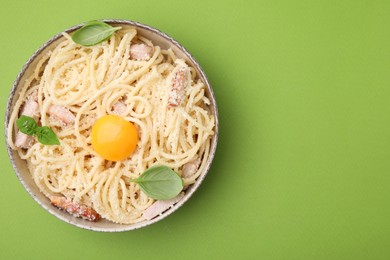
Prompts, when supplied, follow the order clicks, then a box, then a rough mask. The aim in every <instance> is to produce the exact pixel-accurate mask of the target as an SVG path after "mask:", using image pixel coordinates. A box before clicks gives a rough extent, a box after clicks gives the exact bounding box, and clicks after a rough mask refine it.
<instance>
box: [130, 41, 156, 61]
mask: <svg viewBox="0 0 390 260" xmlns="http://www.w3.org/2000/svg"><path fill="white" fill-rule="evenodd" d="M152 53H153V48H152V47H151V46H148V45H146V44H143V43H141V44H132V45H131V46H130V58H132V59H135V60H144V61H145V60H150V58H151V57H152Z"/></svg>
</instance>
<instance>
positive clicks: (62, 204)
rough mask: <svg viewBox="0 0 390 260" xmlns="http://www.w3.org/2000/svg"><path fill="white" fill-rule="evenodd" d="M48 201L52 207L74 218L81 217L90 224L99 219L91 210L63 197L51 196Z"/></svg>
mask: <svg viewBox="0 0 390 260" xmlns="http://www.w3.org/2000/svg"><path fill="white" fill-rule="evenodd" d="M50 200H51V204H52V205H53V206H56V207H57V208H60V209H62V210H65V211H66V212H68V213H69V214H71V215H73V216H75V217H78V218H80V217H81V218H83V219H86V220H89V221H92V222H96V221H98V220H99V219H100V215H99V214H98V213H97V212H96V211H95V210H93V209H92V208H90V207H87V206H84V205H80V204H78V203H75V202H72V201H71V200H70V199H67V198H65V197H61V196H52V197H51V198H50Z"/></svg>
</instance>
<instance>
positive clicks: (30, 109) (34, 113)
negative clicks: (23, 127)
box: [15, 92, 39, 149]
mask: <svg viewBox="0 0 390 260" xmlns="http://www.w3.org/2000/svg"><path fill="white" fill-rule="evenodd" d="M37 99H38V97H37V93H36V92H33V93H32V94H31V96H29V97H28V98H27V100H26V101H25V103H24V106H23V109H22V111H21V113H20V114H21V115H25V116H29V117H32V118H34V120H35V121H37V120H38V118H39V106H38V102H37ZM33 141H34V138H33V137H32V136H30V135H26V134H23V133H22V132H20V131H18V132H17V133H16V137H15V146H16V147H20V148H24V149H27V148H29V147H30V146H31V144H32V143H33Z"/></svg>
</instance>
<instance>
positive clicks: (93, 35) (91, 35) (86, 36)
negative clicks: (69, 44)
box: [72, 21, 121, 46]
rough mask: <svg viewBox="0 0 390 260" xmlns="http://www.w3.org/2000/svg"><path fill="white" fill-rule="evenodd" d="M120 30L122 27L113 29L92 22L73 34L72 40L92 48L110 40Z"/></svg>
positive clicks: (106, 25) (104, 24)
mask: <svg viewBox="0 0 390 260" xmlns="http://www.w3.org/2000/svg"><path fill="white" fill-rule="evenodd" d="M119 29H121V27H112V26H111V25H109V24H106V23H103V22H99V21H91V22H88V23H87V24H85V25H84V26H83V27H81V28H80V29H78V30H77V31H75V32H74V33H73V34H72V40H73V41H74V42H75V43H77V44H80V45H83V46H92V45H96V44H98V43H100V42H102V41H105V40H107V39H109V38H110V37H111V35H112V34H113V33H114V32H115V31H117V30H119Z"/></svg>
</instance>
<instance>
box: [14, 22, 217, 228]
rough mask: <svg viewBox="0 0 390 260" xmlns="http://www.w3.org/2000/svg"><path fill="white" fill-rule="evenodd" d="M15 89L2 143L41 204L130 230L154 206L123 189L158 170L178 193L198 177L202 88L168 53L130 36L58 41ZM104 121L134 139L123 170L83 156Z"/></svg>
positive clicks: (209, 120) (205, 103) (207, 122)
mask: <svg viewBox="0 0 390 260" xmlns="http://www.w3.org/2000/svg"><path fill="white" fill-rule="evenodd" d="M23 84H24V85H23V88H22V89H21V91H20V96H19V98H18V100H17V101H16V103H15V106H14V110H13V112H12V114H11V116H10V122H9V126H8V138H9V140H8V143H9V145H10V147H11V148H12V149H14V150H17V152H18V153H19V155H20V157H21V158H22V159H24V160H26V161H27V165H28V168H29V170H30V173H31V176H32V178H33V179H34V181H35V183H36V185H37V186H38V187H39V189H40V191H41V192H42V193H43V194H45V195H46V196H47V197H48V198H52V197H53V196H61V197H64V198H66V201H68V202H71V203H74V204H75V205H83V206H85V207H87V208H91V209H93V210H95V211H96V212H97V213H98V214H99V215H100V216H101V217H102V218H105V219H107V220H110V221H113V222H116V223H122V224H131V223H137V222H140V221H143V220H145V219H147V217H146V216H145V215H144V213H145V211H147V209H148V208H150V207H151V206H152V205H153V204H154V203H155V201H154V200H153V199H151V198H149V197H148V196H146V195H145V194H144V193H143V192H142V191H141V190H140V188H139V187H138V186H137V184H135V183H134V182H131V181H130V179H134V178H137V177H138V176H140V174H142V172H144V171H145V170H147V169H148V168H150V167H151V166H154V165H166V166H168V167H170V168H172V169H173V170H174V171H176V172H177V173H178V174H179V175H180V176H181V178H182V179H183V181H184V184H185V185H186V186H187V185H190V184H192V183H194V182H195V181H196V179H197V178H198V176H199V174H201V172H202V171H203V170H204V168H205V167H206V163H205V162H206V159H207V158H208V156H209V149H210V142H211V137H212V136H213V134H214V132H213V131H214V126H215V119H214V118H213V115H212V113H211V112H210V110H209V105H210V101H209V99H208V98H207V97H206V94H205V91H206V88H205V85H204V83H203V82H202V81H200V80H198V79H197V78H196V72H195V70H194V68H192V67H190V66H189V65H187V64H186V62H185V61H184V60H182V59H180V58H178V57H176V55H175V53H174V52H173V51H172V50H171V49H167V50H162V49H160V47H159V46H156V45H153V43H152V42H151V41H150V40H148V39H146V38H144V37H142V36H140V35H138V34H137V31H136V29H135V28H133V27H124V28H122V29H121V30H119V31H116V32H115V33H114V34H113V35H112V36H111V38H110V39H109V40H108V41H105V42H102V43H100V44H98V45H95V46H91V47H83V46H80V45H78V44H76V43H74V42H73V41H72V39H71V37H70V35H68V34H66V33H64V34H63V40H62V41H61V42H60V43H59V44H58V45H57V46H56V47H55V48H54V49H53V50H52V51H50V52H49V53H47V54H46V55H44V56H43V57H42V59H41V60H40V61H39V62H38V65H37V67H36V69H35V71H34V73H33V74H32V75H31V77H29V78H28V79H27V80H26V81H25V82H24V83H23ZM21 114H27V115H30V116H32V117H33V118H34V119H35V120H36V121H37V123H38V125H42V126H48V127H50V128H51V129H52V130H53V131H54V132H55V134H56V135H57V137H58V139H59V141H60V145H43V144H41V143H39V142H37V141H36V140H34V139H31V137H29V136H24V135H23V134H21V133H20V132H18V128H17V127H16V124H15V121H16V120H17V119H18V117H19V116H20V115H21ZM110 114H113V115H118V116H120V117H123V118H124V119H126V120H127V121H129V122H132V123H133V124H134V125H135V126H136V128H137V131H138V134H139V135H138V141H137V146H136V150H135V152H134V153H133V154H132V155H131V156H129V157H128V158H126V159H124V160H120V161H108V160H105V159H103V158H102V157H100V156H99V155H98V154H97V153H96V152H95V151H94V149H93V147H92V146H91V128H92V126H93V125H94V122H95V121H96V120H97V119H98V118H100V117H102V116H104V115H110Z"/></svg>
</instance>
